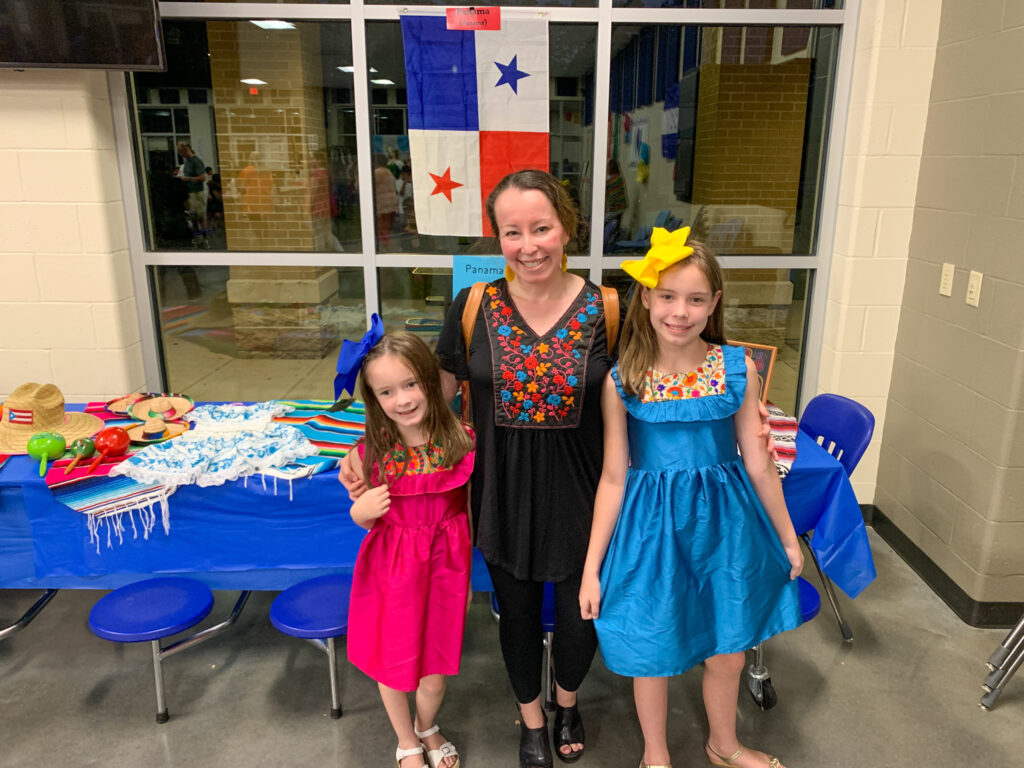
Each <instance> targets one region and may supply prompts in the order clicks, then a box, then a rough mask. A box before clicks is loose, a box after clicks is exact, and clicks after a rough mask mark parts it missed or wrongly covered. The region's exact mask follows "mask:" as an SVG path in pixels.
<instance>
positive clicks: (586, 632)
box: [487, 563, 597, 704]
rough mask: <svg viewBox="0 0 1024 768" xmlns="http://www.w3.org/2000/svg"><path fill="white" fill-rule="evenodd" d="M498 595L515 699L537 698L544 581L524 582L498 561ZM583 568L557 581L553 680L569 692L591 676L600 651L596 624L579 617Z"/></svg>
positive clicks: (493, 570) (495, 570)
mask: <svg viewBox="0 0 1024 768" xmlns="http://www.w3.org/2000/svg"><path fill="white" fill-rule="evenodd" d="M487 569H488V570H489V571H490V573H491V582H492V583H493V584H494V593H495V595H497V598H498V611H499V613H500V614H501V621H500V622H499V624H498V635H499V637H500V638H501V655H502V656H504V657H505V669H507V670H508V677H509V680H511V681H512V689H513V690H514V691H515V694H516V699H518V700H519V702H520V703H523V704H525V703H527V702H530V701H533V700H534V699H536V698H537V697H538V696H539V695H540V689H541V673H542V671H543V667H544V639H543V631H544V630H543V628H542V626H541V606H542V605H543V602H544V583H543V582H540V581H522V580H520V579H517V578H516V577H515V576H513V575H512V574H511V573H509V572H508V571H506V570H504V569H502V568H499V567H498V566H496V565H491V564H490V563H488V564H487ZM582 577H583V570H582V569H580V570H579V571H577V572H576V573H574V574H572V575H571V576H569V577H568V578H567V579H565V581H560V582H558V583H557V584H555V637H554V647H553V648H552V649H551V653H552V655H553V658H554V664H555V681H556V682H557V683H558V684H559V685H560V686H561V687H562V688H563V689H565V690H567V691H575V690H576V689H577V688H579V687H580V684H581V683H582V682H583V678H584V677H586V676H587V671H588V670H589V669H590V663H591V662H592V661H593V660H594V652H595V651H596V650H597V634H596V633H595V632H594V622H592V621H584V620H583V618H582V616H580V581H581V579H582Z"/></svg>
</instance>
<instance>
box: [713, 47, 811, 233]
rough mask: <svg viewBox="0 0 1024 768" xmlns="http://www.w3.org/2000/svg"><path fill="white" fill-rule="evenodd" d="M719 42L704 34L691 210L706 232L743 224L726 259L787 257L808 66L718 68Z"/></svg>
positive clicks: (798, 63)
mask: <svg viewBox="0 0 1024 768" xmlns="http://www.w3.org/2000/svg"><path fill="white" fill-rule="evenodd" d="M719 34H720V30H718V29H711V30H707V31H706V32H705V45H704V49H703V60H702V62H701V76H700V92H699V97H698V102H697V147H696V162H695V168H694V190H693V202H694V204H696V205H707V206H711V208H709V210H712V211H713V216H714V218H713V220H712V221H710V222H709V226H711V227H714V226H715V225H716V224H723V223H726V222H728V221H729V220H731V219H740V220H741V221H742V229H741V231H740V235H739V237H738V238H737V240H736V242H735V244H734V245H733V246H732V248H730V253H754V252H758V253H763V252H765V251H766V250H768V251H770V252H776V253H792V252H793V229H794V222H795V214H796V206H797V196H798V192H799V186H800V168H801V164H802V152H803V140H804V127H805V123H806V120H807V92H808V86H809V81H810V67H811V60H810V59H807V58H797V59H793V60H791V61H786V62H781V63H749V62H748V61H745V62H741V63H718V62H717V61H716V58H717V57H716V41H717V38H718V35H719ZM726 53H727V51H723V52H722V61H723V62H724V61H728V60H732V59H735V58H737V57H728V56H726ZM734 206H735V207H734Z"/></svg>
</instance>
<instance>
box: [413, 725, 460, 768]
mask: <svg viewBox="0 0 1024 768" xmlns="http://www.w3.org/2000/svg"><path fill="white" fill-rule="evenodd" d="M414 730H415V729H414ZM439 730H441V728H440V727H439V726H438V725H437V723H435V724H434V725H433V726H432V727H430V728H427V730H425V731H416V736H417V737H418V738H419V739H420V741H423V739H425V738H427V736H433V735H434V734H435V733H437V732H438V731H439ZM423 746H424V748H426V746H427V745H426V744H424V745H423ZM446 757H454V758H455V763H454V764H453V765H450V766H448V768H459V766H460V765H461V764H462V761H461V759H460V758H459V750H457V749H456V748H455V745H454V744H452V743H451V742H450V741H446V742H445V743H444V744H442V745H441V746H440V748H438V749H428V750H427V762H428V763H430V768H438V766H441V768H445V766H443V765H441V764H442V762H443V761H444V759H445V758H446Z"/></svg>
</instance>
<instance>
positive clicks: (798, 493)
mask: <svg viewBox="0 0 1024 768" xmlns="http://www.w3.org/2000/svg"><path fill="white" fill-rule="evenodd" d="M782 493H783V495H784V496H785V497H786V506H787V507H789V516H790V517H791V518H792V519H793V524H794V526H795V527H796V530H797V532H801V531H804V530H807V528H808V526H809V525H811V524H814V534H813V538H812V539H811V548H812V549H813V550H814V554H815V555H817V557H818V562H820V563H821V568H822V570H823V571H824V572H825V574H826V575H827V576H828V577H829V578H830V579H832V581H833V582H835V584H836V585H837V586H838V587H839V588H840V589H842V590H843V591H844V592H845V593H846V594H847V595H849V596H850V597H856V596H857V595H859V594H860V593H861V592H862V591H863V590H864V588H865V587H866V586H867V585H868V584H870V583H871V582H872V581H874V579H875V563H874V560H873V559H872V557H871V546H870V544H869V543H868V534H867V529H866V528H865V527H864V517H863V515H862V514H861V511H860V505H859V504H858V503H857V497H856V495H854V492H853V487H852V486H851V485H850V480H849V478H848V477H847V476H846V470H844V469H843V467H842V465H841V464H840V463H839V462H838V461H836V460H835V459H833V458H832V457H831V456H829V454H828V452H827V451H825V449H824V448H822V447H821V446H820V445H818V444H817V443H816V442H815V441H814V440H813V439H811V438H810V437H808V436H807V435H805V434H804V433H803V432H800V431H799V430H798V431H797V436H796V461H795V462H793V468H792V469H791V470H790V472H789V474H788V475H787V476H786V478H785V480H783V481H782ZM819 515H820V519H819ZM815 523H816V524H815Z"/></svg>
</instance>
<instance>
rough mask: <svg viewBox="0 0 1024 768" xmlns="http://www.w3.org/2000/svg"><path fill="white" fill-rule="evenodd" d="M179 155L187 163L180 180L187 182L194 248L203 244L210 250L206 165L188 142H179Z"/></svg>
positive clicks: (183, 167)
mask: <svg viewBox="0 0 1024 768" xmlns="http://www.w3.org/2000/svg"><path fill="white" fill-rule="evenodd" d="M178 154H179V155H180V156H181V157H182V158H183V159H184V161H185V163H184V165H183V166H182V169H181V176H180V177H179V178H181V180H182V181H184V182H185V189H186V190H187V191H188V203H187V207H188V213H189V221H190V223H191V225H192V247H193V248H195V247H197V246H198V244H199V243H202V244H204V245H205V246H206V247H207V248H209V247H210V243H209V241H208V240H207V239H206V229H207V227H206V200H205V198H204V197H203V191H204V187H203V182H205V181H206V164H205V163H204V162H203V161H202V160H200V159H199V157H198V156H197V155H196V153H195V152H194V151H193V150H192V145H191V144H189V143H188V142H187V141H179V142H178Z"/></svg>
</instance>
